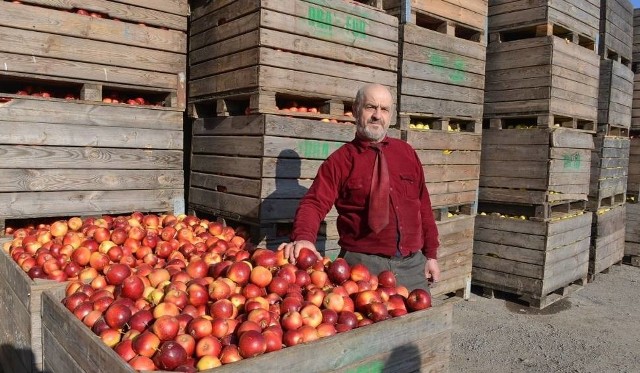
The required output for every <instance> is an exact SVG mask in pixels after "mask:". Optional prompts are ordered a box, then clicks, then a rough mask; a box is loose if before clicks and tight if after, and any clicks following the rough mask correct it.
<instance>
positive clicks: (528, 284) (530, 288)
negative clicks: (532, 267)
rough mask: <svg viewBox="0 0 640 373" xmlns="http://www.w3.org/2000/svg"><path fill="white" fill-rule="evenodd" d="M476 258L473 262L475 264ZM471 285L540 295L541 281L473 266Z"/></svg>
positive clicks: (520, 293)
mask: <svg viewBox="0 0 640 373" xmlns="http://www.w3.org/2000/svg"><path fill="white" fill-rule="evenodd" d="M475 259H476V257H475V256H474V258H473V260H474V263H475ZM471 275H472V283H474V284H478V285H481V286H487V287H489V288H491V289H498V290H504V291H509V292H512V293H515V294H519V295H522V294H540V293H541V290H542V280H540V279H532V278H529V277H521V276H517V275H514V274H510V273H504V272H498V271H494V270H491V269H486V268H480V267H476V266H475V265H474V266H473V270H472V273H471Z"/></svg>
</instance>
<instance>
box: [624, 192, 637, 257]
mask: <svg viewBox="0 0 640 373" xmlns="http://www.w3.org/2000/svg"><path fill="white" fill-rule="evenodd" d="M626 210H627V213H626V216H625V218H626V222H625V246H624V255H633V256H640V203H638V202H637V201H636V202H632V203H627V204H626Z"/></svg>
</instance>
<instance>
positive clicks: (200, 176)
mask: <svg viewBox="0 0 640 373" xmlns="http://www.w3.org/2000/svg"><path fill="white" fill-rule="evenodd" d="M260 184H261V182H260V180H253V179H246V178H241V177H234V176H226V175H216V174H205V173H201V172H196V171H194V170H192V171H191V177H190V183H189V185H190V186H192V187H197V188H202V189H212V190H222V191H227V192H229V193H233V194H240V195H246V196H250V197H260V196H261V195H262V194H261V191H260Z"/></svg>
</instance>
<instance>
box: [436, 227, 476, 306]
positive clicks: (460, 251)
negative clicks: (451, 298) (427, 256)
mask: <svg viewBox="0 0 640 373" xmlns="http://www.w3.org/2000/svg"><path fill="white" fill-rule="evenodd" d="M474 221H475V215H455V216H453V217H451V218H449V219H445V220H442V221H438V222H437V225H438V233H439V236H440V247H439V248H438V265H439V266H440V271H441V277H440V282H439V283H438V285H437V286H436V287H434V288H431V295H432V296H434V297H437V296H438V295H442V294H448V293H453V292H457V291H460V290H463V289H465V288H466V287H467V286H468V284H470V282H471V261H472V258H473V231H474Z"/></svg>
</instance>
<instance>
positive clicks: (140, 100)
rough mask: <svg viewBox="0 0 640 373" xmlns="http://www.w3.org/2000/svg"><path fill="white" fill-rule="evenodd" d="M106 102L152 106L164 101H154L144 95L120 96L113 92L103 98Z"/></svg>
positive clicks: (161, 104)
mask: <svg viewBox="0 0 640 373" xmlns="http://www.w3.org/2000/svg"><path fill="white" fill-rule="evenodd" d="M102 102H103V103H105V104H127V105H134V106H137V105H151V106H163V103H162V102H156V103H152V102H150V101H149V100H147V99H145V98H144V97H141V96H137V97H125V96H120V95H119V94H118V93H111V94H109V95H108V96H107V97H104V98H103V99H102Z"/></svg>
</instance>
